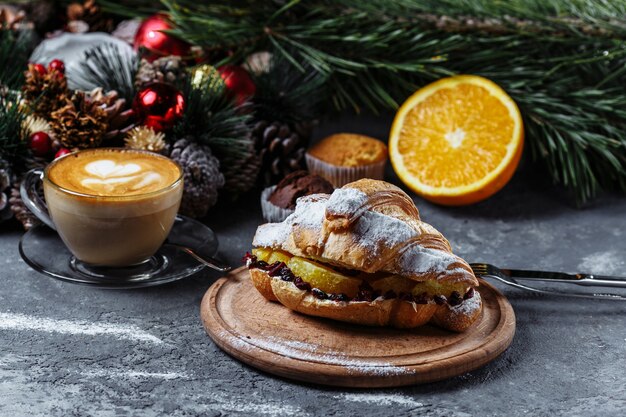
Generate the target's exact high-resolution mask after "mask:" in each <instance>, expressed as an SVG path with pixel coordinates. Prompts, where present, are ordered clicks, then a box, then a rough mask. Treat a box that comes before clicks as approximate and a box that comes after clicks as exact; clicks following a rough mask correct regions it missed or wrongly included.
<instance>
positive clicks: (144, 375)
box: [81, 369, 191, 381]
mask: <svg viewBox="0 0 626 417" xmlns="http://www.w3.org/2000/svg"><path fill="white" fill-rule="evenodd" d="M81 375H83V376H86V377H90V378H95V377H101V378H109V379H116V380H117V379H161V380H165V381H170V380H175V379H191V377H190V376H189V375H187V374H186V373H184V372H148V371H133V370H122V371H120V370H113V369H92V370H89V371H84V372H81Z"/></svg>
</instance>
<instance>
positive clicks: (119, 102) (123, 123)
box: [85, 87, 135, 140]
mask: <svg viewBox="0 0 626 417" xmlns="http://www.w3.org/2000/svg"><path fill="white" fill-rule="evenodd" d="M119 97H120V96H119V94H118V93H117V91H115V90H111V91H109V92H107V93H106V94H105V93H104V91H103V90H102V88H100V87H98V88H95V89H93V90H92V91H90V92H89V94H87V95H86V96H85V100H86V101H87V102H89V103H90V105H91V106H98V107H100V108H101V109H103V110H104V111H105V113H106V115H107V132H106V134H105V135H104V140H111V139H115V138H117V137H119V136H121V135H123V134H125V133H127V132H129V131H130V130H131V129H132V128H134V127H135V123H134V121H133V111H132V109H127V108H126V107H127V106H126V100H125V99H123V98H119Z"/></svg>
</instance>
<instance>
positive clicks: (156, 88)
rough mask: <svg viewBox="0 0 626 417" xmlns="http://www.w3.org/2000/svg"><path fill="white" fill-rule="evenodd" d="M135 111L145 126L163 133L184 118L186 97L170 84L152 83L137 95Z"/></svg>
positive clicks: (134, 103) (134, 101) (134, 105)
mask: <svg viewBox="0 0 626 417" xmlns="http://www.w3.org/2000/svg"><path fill="white" fill-rule="evenodd" d="M133 110H134V112H135V115H136V117H137V119H138V120H139V121H141V122H142V123H143V125H144V126H148V127H151V128H152V129H154V130H155V131H156V132H162V131H164V130H168V129H171V128H172V127H173V126H174V124H175V123H176V122H177V121H179V120H180V119H181V118H182V117H183V113H184V111H185V97H183V95H182V93H181V92H180V91H178V90H177V89H176V88H174V87H173V86H171V85H170V84H165V83H152V84H150V85H148V86H147V87H145V88H144V89H143V90H141V91H139V92H138V93H137V95H136V96H135V100H133Z"/></svg>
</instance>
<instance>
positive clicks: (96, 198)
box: [20, 148, 183, 274]
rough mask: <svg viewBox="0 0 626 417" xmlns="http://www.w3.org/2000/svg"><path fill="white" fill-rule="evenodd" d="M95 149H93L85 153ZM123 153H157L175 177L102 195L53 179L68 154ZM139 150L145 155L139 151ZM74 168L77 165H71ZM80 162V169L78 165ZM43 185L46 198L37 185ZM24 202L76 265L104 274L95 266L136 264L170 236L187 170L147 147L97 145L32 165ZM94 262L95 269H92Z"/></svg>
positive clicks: (151, 155)
mask: <svg viewBox="0 0 626 417" xmlns="http://www.w3.org/2000/svg"><path fill="white" fill-rule="evenodd" d="M82 153H90V155H80V154H82ZM111 153H113V154H116V153H124V155H123V159H124V161H129V162H132V158H133V156H136V157H139V156H140V157H141V158H146V157H148V158H150V159H152V158H154V161H151V162H154V165H155V166H157V167H159V168H160V169H161V167H162V169H163V170H165V169H167V170H172V169H175V170H176V172H175V173H173V174H174V177H175V178H176V179H175V180H174V181H173V182H170V183H168V184H165V185H164V186H163V187H162V188H160V189H157V190H152V191H149V192H145V193H137V194H132V195H104V196H103V195H97V194H95V193H94V194H91V193H88V192H84V191H81V192H78V191H74V190H71V189H68V188H64V187H62V186H60V185H59V184H57V183H55V182H54V181H52V180H51V178H50V177H51V175H50V174H51V173H53V172H54V170H55V169H57V166H58V164H59V162H61V160H64V161H63V162H64V164H65V165H66V167H67V163H73V162H72V160H65V159H66V158H72V157H74V158H75V160H77V161H78V160H79V159H80V158H76V156H79V157H95V158H98V157H99V155H98V154H102V155H101V156H102V158H106V156H107V155H109V156H111V155H112V154H111ZM139 154H140V155H139ZM69 167H70V168H71V169H73V168H74V167H73V166H72V165H70V166H69ZM78 168H79V167H78V164H77V166H76V169H78ZM42 185H43V192H44V197H45V201H43V200H42V199H41V197H40V194H39V192H38V190H40V189H41V188H40V187H41V186H42ZM20 192H21V196H22V199H23V201H24V203H25V205H26V206H27V207H28V208H29V209H30V210H31V211H32V212H33V213H34V214H35V215H36V216H37V217H38V218H39V219H40V220H41V221H42V222H44V223H45V224H46V225H48V226H49V227H51V228H52V229H54V230H56V231H57V232H58V234H59V236H60V237H61V239H62V241H63V243H64V244H65V245H66V246H67V248H68V249H69V251H70V252H71V253H72V254H73V256H74V259H72V261H71V262H73V263H74V264H75V266H76V268H77V269H84V270H87V271H92V272H94V273H97V274H102V270H94V269H93V267H95V268H99V267H108V268H111V267H113V268H123V267H132V268H136V267H137V265H141V264H145V263H147V262H149V261H150V260H151V258H152V257H153V255H154V254H155V253H156V252H157V250H158V249H159V247H160V246H161V245H162V244H163V242H164V241H165V239H166V238H167V236H168V234H169V232H170V229H171V228H172V225H173V223H174V220H175V217H176V213H177V212H178V208H179V206H180V201H181V198H182V194H183V170H182V169H181V167H180V166H179V165H178V164H176V163H175V162H173V161H172V160H170V159H168V158H166V157H164V156H161V155H158V154H155V153H151V152H147V151H137V150H128V149H121V148H120V149H117V148H97V149H90V150H84V151H79V152H76V153H73V154H70V155H66V156H64V157H62V158H59V159H57V160H55V161H53V162H52V163H50V164H49V165H48V166H47V167H46V168H45V170H41V169H34V170H31V171H29V172H28V173H27V174H26V176H25V178H24V181H23V182H22V185H21V190H20ZM90 268H91V269H90Z"/></svg>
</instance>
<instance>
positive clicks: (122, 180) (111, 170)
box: [80, 159, 161, 193]
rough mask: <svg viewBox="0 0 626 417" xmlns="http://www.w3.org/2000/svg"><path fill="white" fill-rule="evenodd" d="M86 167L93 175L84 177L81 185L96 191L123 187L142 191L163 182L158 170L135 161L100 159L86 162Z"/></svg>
mask: <svg viewBox="0 0 626 417" xmlns="http://www.w3.org/2000/svg"><path fill="white" fill-rule="evenodd" d="M84 169H85V171H86V172H87V173H88V174H90V175H91V176H88V177H86V178H83V179H82V180H81V181H80V183H81V185H82V186H83V187H85V188H88V189H90V190H92V191H96V192H102V191H104V192H107V193H111V192H113V191H116V190H118V191H119V190H120V189H121V188H122V187H123V188H125V189H128V190H132V191H141V190H143V189H145V188H149V187H150V186H152V185H153V184H158V183H160V182H161V175H159V174H158V173H157V172H154V171H147V170H145V169H143V168H142V167H141V166H140V165H138V164H136V163H133V162H128V163H118V162H115V161H112V160H109V159H100V160H97V161H92V162H89V163H88V164H85V168H84Z"/></svg>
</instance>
